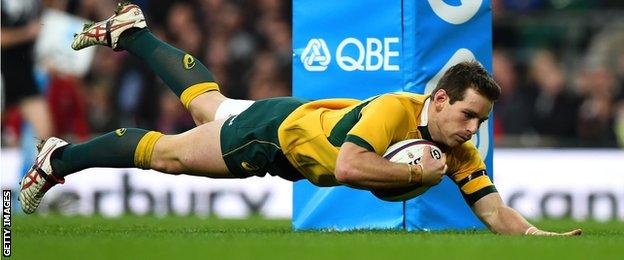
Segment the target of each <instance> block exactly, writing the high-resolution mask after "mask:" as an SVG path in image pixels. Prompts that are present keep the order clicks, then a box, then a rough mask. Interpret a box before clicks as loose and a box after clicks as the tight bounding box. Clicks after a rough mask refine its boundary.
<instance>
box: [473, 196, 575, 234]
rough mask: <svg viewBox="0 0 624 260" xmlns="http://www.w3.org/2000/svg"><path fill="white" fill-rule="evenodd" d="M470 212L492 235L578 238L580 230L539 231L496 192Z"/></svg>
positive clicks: (478, 202)
mask: <svg viewBox="0 0 624 260" xmlns="http://www.w3.org/2000/svg"><path fill="white" fill-rule="evenodd" d="M472 211H473V212H474V213H475V215H476V216H477V217H478V218H479V219H481V221H482V222H483V223H484V224H485V225H486V226H487V227H488V229H490V230H491V231H492V232H493V233H496V234H504V235H534V236H578V235H580V234H581V232H582V231H581V230H580V229H575V230H572V231H569V232H565V233H557V232H549V231H544V230H540V229H539V228H537V227H535V226H533V225H531V223H529V222H528V221H527V220H526V219H525V218H524V217H522V215H520V213H518V212H517V211H516V210H514V209H512V208H510V207H508V206H506V205H505V204H504V203H503V200H502V199H501V197H500V195H499V194H498V193H497V192H494V193H490V194H487V195H485V196H483V197H482V198H480V199H479V200H477V201H476V202H475V203H474V204H473V205H472Z"/></svg>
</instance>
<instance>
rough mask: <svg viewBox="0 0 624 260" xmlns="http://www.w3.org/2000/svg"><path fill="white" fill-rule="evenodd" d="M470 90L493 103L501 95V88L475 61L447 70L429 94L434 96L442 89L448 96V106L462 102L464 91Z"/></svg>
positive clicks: (461, 63)
mask: <svg viewBox="0 0 624 260" xmlns="http://www.w3.org/2000/svg"><path fill="white" fill-rule="evenodd" d="M468 88H472V89H474V90H476V91H477V92H478V93H479V94H481V95H483V96H484V97H485V98H487V99H488V100H490V101H492V102H494V101H496V100H497V99H498V97H499V96H500V93H501V88H500V86H498V84H496V81H494V79H493V78H492V77H491V76H490V74H488V72H487V71H486V70H485V68H483V66H481V64H479V63H478V62H477V61H475V60H472V61H463V62H460V63H458V64H456V65H453V67H451V68H450V69H448V70H447V71H446V72H445V73H444V75H443V76H442V78H441V79H440V81H439V82H438V85H437V86H436V88H435V89H434V90H433V91H432V92H431V94H432V95H434V94H435V93H436V92H437V91H438V90H440V89H444V90H445V91H446V94H447V95H448V96H449V99H450V100H449V102H450V104H453V103H455V101H462V100H464V95H465V93H466V89H468Z"/></svg>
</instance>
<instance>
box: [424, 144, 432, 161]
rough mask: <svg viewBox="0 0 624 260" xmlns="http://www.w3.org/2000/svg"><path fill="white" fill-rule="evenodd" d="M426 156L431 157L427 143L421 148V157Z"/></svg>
mask: <svg viewBox="0 0 624 260" xmlns="http://www.w3.org/2000/svg"><path fill="white" fill-rule="evenodd" d="M424 157H427V158H433V157H432V156H431V147H430V146H428V145H425V148H424V149H423V158H424Z"/></svg>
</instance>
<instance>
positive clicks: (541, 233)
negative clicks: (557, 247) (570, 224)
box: [526, 228, 583, 237]
mask: <svg viewBox="0 0 624 260" xmlns="http://www.w3.org/2000/svg"><path fill="white" fill-rule="evenodd" d="M533 229H534V230H531V229H530V228H529V230H527V234H526V235H529V236H567V237H570V236H580V235H581V234H583V230H581V229H580V228H579V229H575V230H572V231H568V232H564V233H557V232H549V231H544V230H540V229H537V228H533Z"/></svg>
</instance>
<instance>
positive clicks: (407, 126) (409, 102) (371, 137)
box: [278, 92, 493, 201]
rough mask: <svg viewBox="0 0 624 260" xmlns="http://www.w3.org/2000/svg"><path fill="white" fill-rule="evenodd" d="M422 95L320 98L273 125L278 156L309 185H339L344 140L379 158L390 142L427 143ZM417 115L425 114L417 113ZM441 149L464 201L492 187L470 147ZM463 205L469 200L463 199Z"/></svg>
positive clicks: (478, 157) (424, 97) (474, 149)
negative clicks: (338, 164) (415, 140)
mask: <svg viewBox="0 0 624 260" xmlns="http://www.w3.org/2000/svg"><path fill="white" fill-rule="evenodd" d="M428 97H429V95H418V94H413V93H407V92H399V93H390V94H384V95H380V96H376V97H373V98H370V99H367V100H364V101H360V100H355V99H323V100H317V101H312V102H309V103H306V104H304V105H302V106H300V107H299V108H297V109H296V110H295V111H293V112H292V113H291V114H290V115H289V116H288V117H287V118H286V119H285V120H284V121H283V122H282V124H281V125H280V126H279V129H278V138H279V142H280V146H281V148H282V152H283V153H284V155H285V156H286V158H287V159H288V161H289V162H290V163H291V164H292V165H293V166H294V167H295V168H296V169H297V170H298V171H299V172H301V174H302V175H303V176H304V177H306V178H307V179H308V180H309V181H310V182H312V183H314V184H315V185H318V186H336V185H340V184H339V183H338V182H337V181H336V178H335V175H334V170H335V169H336V158H337V157H338V151H339V148H340V146H341V145H342V144H343V143H344V142H353V143H355V144H357V145H359V146H361V147H364V148H366V149H368V150H369V151H373V152H375V153H377V154H379V155H383V154H384V152H385V151H386V149H387V148H388V147H389V146H390V145H391V144H393V143H396V142H398V141H401V140H405V139H412V138H419V139H430V137H429V133H428V131H427V130H426V127H423V126H421V127H420V128H419V126H420V125H426V123H427V122H426V109H423V108H425V103H426V100H427V98H428ZM422 112H425V114H424V115H421V113H422ZM421 121H422V122H421ZM421 130H422V131H421ZM443 151H444V152H445V153H446V154H447V164H448V167H449V168H448V173H447V174H448V175H449V176H450V177H451V178H452V179H453V180H454V181H455V182H456V183H457V184H458V185H459V184H461V185H460V188H461V191H462V194H464V196H465V197H466V196H470V194H474V195H477V194H476V193H483V192H485V191H484V188H486V187H490V186H491V189H492V188H493V186H492V182H491V181H490V179H489V178H488V177H487V175H483V176H482V175H480V174H479V172H481V173H484V170H485V164H484V163H483V161H482V160H481V158H480V156H479V154H478V151H477V150H476V148H475V147H474V146H473V145H472V144H471V143H469V142H467V143H464V144H463V145H461V146H458V147H455V148H452V149H447V150H443ZM473 175H474V176H473ZM471 176H473V177H471ZM468 179H469V180H468ZM491 189H490V190H491ZM490 192H492V191H489V192H487V193H490ZM487 193H485V194H487ZM485 194H483V195H485ZM480 197H482V196H479V198H480ZM477 199H478V198H477ZM467 201H470V200H469V197H467Z"/></svg>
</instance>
